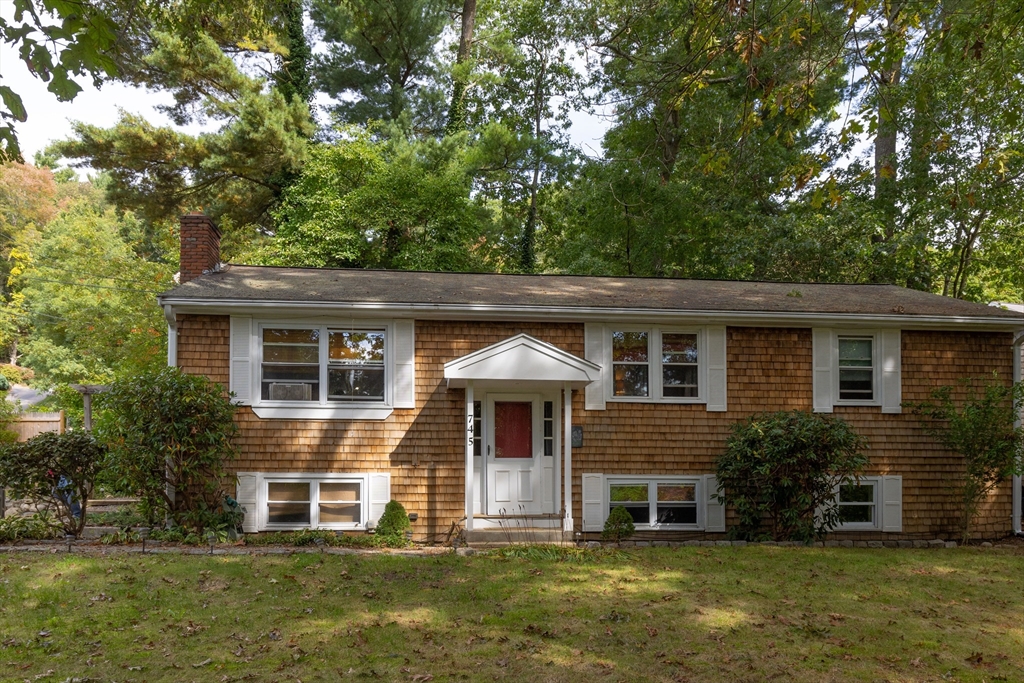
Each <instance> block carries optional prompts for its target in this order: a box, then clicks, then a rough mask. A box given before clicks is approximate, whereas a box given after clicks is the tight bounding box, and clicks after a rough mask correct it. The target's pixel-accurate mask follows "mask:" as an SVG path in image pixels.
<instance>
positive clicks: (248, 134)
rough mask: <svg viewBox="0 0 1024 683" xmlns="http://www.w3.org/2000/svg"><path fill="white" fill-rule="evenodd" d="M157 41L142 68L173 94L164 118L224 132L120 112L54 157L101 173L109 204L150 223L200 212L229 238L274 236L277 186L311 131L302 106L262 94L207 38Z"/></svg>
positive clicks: (258, 83)
mask: <svg viewBox="0 0 1024 683" xmlns="http://www.w3.org/2000/svg"><path fill="white" fill-rule="evenodd" d="M155 42H156V47H155V49H154V51H153V52H152V53H151V54H150V55H148V56H147V57H146V63H147V64H148V65H150V66H152V67H153V68H155V69H158V70H160V71H161V72H162V73H163V74H164V79H165V81H166V83H167V84H168V85H169V86H170V87H172V88H174V90H175V93H176V103H175V105H174V106H173V107H170V108H168V113H169V114H170V115H171V117H172V118H173V119H174V120H175V121H176V122H177V123H179V124H183V123H187V122H189V121H190V120H192V118H193V117H194V116H196V115H197V114H199V113H201V114H202V116H205V117H207V118H210V119H213V120H218V121H222V122H223V125H222V126H221V128H220V129H219V130H218V131H217V132H215V133H203V134H199V135H195V136H193V135H187V134H185V133H180V132H178V131H176V130H174V129H173V128H170V127H156V126H153V125H152V124H150V123H149V122H147V121H146V120H144V119H142V118H141V117H138V116H135V115H132V114H128V113H126V112H122V114H121V118H120V120H119V121H118V123H117V124H116V125H115V126H114V127H113V128H106V129H104V128H99V127H97V126H92V125H87V124H82V123H78V124H75V126H74V131H75V135H76V137H75V138H74V139H71V140H68V141H65V142H62V143H58V144H57V145H55V150H56V151H58V152H59V153H60V154H62V155H63V156H65V157H69V158H72V159H77V160H79V163H80V164H82V165H84V164H89V165H90V166H92V167H93V168H97V169H101V170H104V171H105V172H107V173H108V174H109V177H110V185H109V186H108V193H109V196H110V199H111V201H113V202H114V203H115V204H116V205H117V206H118V207H119V208H121V209H127V210H131V211H133V212H135V213H136V214H137V215H138V216H139V217H141V218H143V219H144V220H146V221H148V222H152V223H159V222H160V221H163V220H166V219H167V217H168V216H177V215H179V214H180V213H182V212H184V211H186V210H189V209H194V208H197V207H204V208H205V210H206V211H207V212H208V213H209V214H210V215H211V216H213V217H214V218H215V219H216V220H218V221H219V224H220V225H221V227H222V228H223V229H224V230H225V232H226V233H231V232H232V229H233V228H235V227H244V226H257V227H259V228H262V229H265V230H267V231H271V230H272V229H273V225H272V223H271V221H270V212H271V210H272V209H273V207H274V206H276V203H277V201H278V199H279V197H280V193H281V191H282V190H283V181H282V179H284V178H288V177H290V176H291V175H293V174H294V173H296V172H298V170H299V169H300V168H301V166H302V164H303V163H304V161H305V158H306V146H307V138H308V137H309V136H310V135H311V134H312V132H313V124H312V122H311V120H310V117H309V109H308V106H307V104H306V102H304V101H302V100H301V99H299V98H295V97H293V98H292V99H291V100H290V101H286V99H285V98H284V96H283V95H282V94H281V93H280V92H279V91H278V90H276V89H270V90H267V89H266V88H265V84H266V83H265V80H264V79H261V78H254V77H250V76H248V75H246V74H244V73H243V72H242V71H241V70H240V69H239V67H238V66H237V65H236V64H235V62H234V61H233V60H232V59H231V58H230V57H229V56H228V55H226V54H224V52H223V51H222V50H221V48H220V47H219V46H218V45H217V43H216V42H215V41H214V40H213V38H211V37H210V36H207V35H202V34H201V35H198V36H194V37H193V38H192V39H190V40H185V39H183V38H181V37H179V36H176V35H173V34H167V33H160V34H156V36H155ZM229 244H230V238H229Z"/></svg>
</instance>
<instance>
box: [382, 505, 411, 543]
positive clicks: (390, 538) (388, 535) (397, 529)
mask: <svg viewBox="0 0 1024 683" xmlns="http://www.w3.org/2000/svg"><path fill="white" fill-rule="evenodd" d="M409 527H410V524H409V515H408V513H406V511H405V508H404V507H403V506H402V504H401V503H399V502H398V501H397V500H392V501H390V502H388V504H387V505H386V506H384V514H383V515H381V516H380V521H379V522H377V527H376V529H374V533H375V534H376V535H377V536H379V537H380V538H381V539H384V541H385V542H386V543H388V545H392V544H395V543H400V544H401V545H404V544H405V531H406V529H408V528H409Z"/></svg>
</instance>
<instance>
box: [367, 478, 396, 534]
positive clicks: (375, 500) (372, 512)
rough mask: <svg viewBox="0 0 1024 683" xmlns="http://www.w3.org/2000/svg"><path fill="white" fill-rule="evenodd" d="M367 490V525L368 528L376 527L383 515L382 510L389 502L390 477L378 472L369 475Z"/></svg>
mask: <svg viewBox="0 0 1024 683" xmlns="http://www.w3.org/2000/svg"><path fill="white" fill-rule="evenodd" d="M369 489H370V491H369V493H368V494H367V496H366V497H367V500H368V501H369V506H368V508H367V510H368V511H369V516H368V517H367V523H368V524H369V525H370V526H376V525H377V522H378V521H380V517H381V515H383V514H384V508H385V507H387V504H388V502H390V501H391V475H390V474H386V473H380V472H378V473H374V474H371V475H370V476H369Z"/></svg>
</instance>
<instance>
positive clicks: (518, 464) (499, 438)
mask: <svg viewBox="0 0 1024 683" xmlns="http://www.w3.org/2000/svg"><path fill="white" fill-rule="evenodd" d="M543 410H544V406H543V403H542V402H541V397H540V396H538V395H536V394H491V395H489V396H488V397H487V419H486V420H485V421H484V422H485V423H486V424H487V455H486V458H487V465H486V468H485V470H486V472H487V486H486V489H487V514H489V515H523V514H537V513H540V512H542V506H543V503H544V493H543V491H542V486H541V466H540V461H541V458H542V457H543V452H544V431H543V420H544V413H543Z"/></svg>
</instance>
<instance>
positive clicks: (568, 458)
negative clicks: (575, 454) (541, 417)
mask: <svg viewBox="0 0 1024 683" xmlns="http://www.w3.org/2000/svg"><path fill="white" fill-rule="evenodd" d="M564 391H565V398H564V399H563V401H562V403H563V404H564V405H565V420H564V422H565V436H564V437H563V439H562V443H564V444H565V468H564V470H565V472H564V475H565V519H564V520H563V521H562V531H568V532H572V385H571V384H569V383H568V382H566V383H565V388H564Z"/></svg>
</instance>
